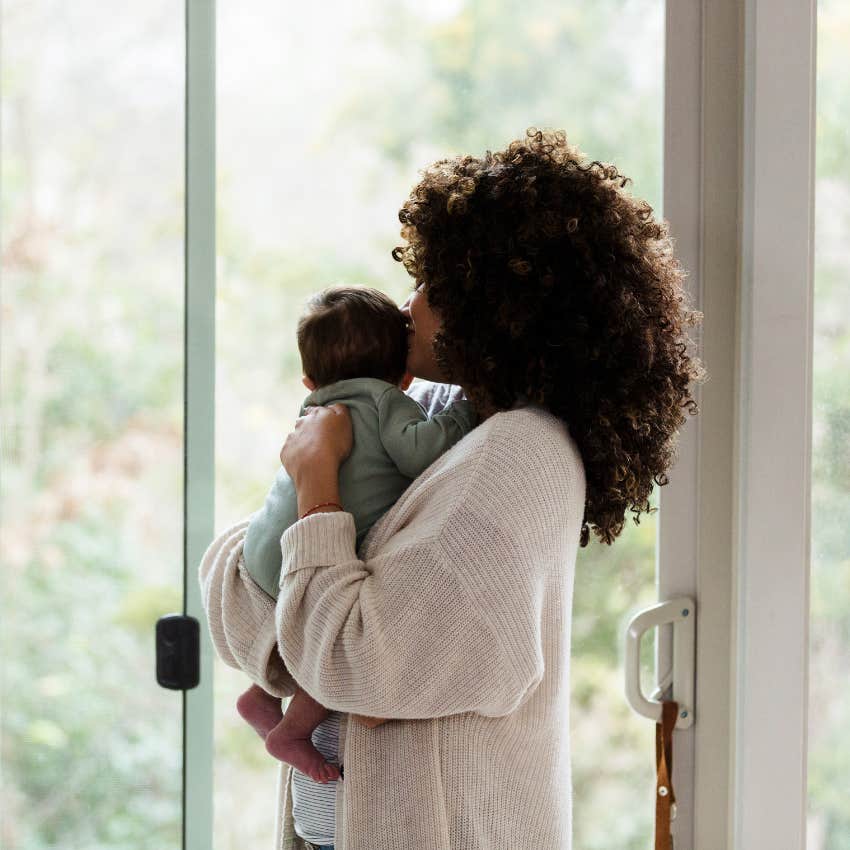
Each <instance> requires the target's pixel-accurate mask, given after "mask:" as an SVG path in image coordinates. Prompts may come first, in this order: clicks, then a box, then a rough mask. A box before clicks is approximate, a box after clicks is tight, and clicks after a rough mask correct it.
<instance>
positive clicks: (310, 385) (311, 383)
mask: <svg viewBox="0 0 850 850" xmlns="http://www.w3.org/2000/svg"><path fill="white" fill-rule="evenodd" d="M301 383H302V384H304V386H305V387H307V389H308V390H310V392H313V390H315V389H316V382H315V381H312V380H310V378H308V377H307V376H306V375H303V376H302V377H301Z"/></svg>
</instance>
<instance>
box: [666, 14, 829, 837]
mask: <svg viewBox="0 0 850 850" xmlns="http://www.w3.org/2000/svg"><path fill="white" fill-rule="evenodd" d="M816 25H817V16H816V4H815V2H814V0H771V2H770V3H768V2H765V0H744V2H737V0H668V3H667V37H666V45H667V56H666V86H665V149H664V173H665V180H664V214H665V217H666V218H668V219H669V221H670V222H671V229H672V233H673V235H674V237H675V238H676V240H677V251H678V254H679V256H680V257H681V258H682V260H683V263H684V265H685V266H686V267H687V268H688V269H690V270H691V277H690V282H689V288H690V290H691V292H692V293H693V295H694V301H695V304H696V306H697V307H698V308H699V309H701V310H702V311H703V312H704V315H705V318H704V322H703V326H702V329H701V334H698V335H697V336H698V340H699V343H700V353H701V357H702V358H703V361H704V363H705V365H706V368H707V369H708V371H709V374H710V378H709V381H708V382H707V383H706V384H705V385H703V386H702V387H700V388H699V391H698V395H697V400H698V402H699V405H700V409H701V412H700V414H699V416H698V417H697V418H696V421H694V422H692V423H689V424H688V425H687V426H686V427H685V428H683V431H682V439H681V443H680V451H679V460H678V463H677V465H676V468H675V470H674V471H673V473H672V474H671V483H670V485H669V486H668V487H665V488H662V490H661V491H660V506H661V510H660V522H659V545H658V553H659V559H660V568H659V569H658V571H657V575H658V595H659V599H660V600H665V599H669V598H673V597H675V596H680V595H692V596H694V597H695V598H696V600H697V660H696V677H697V682H696V694H697V697H696V722H695V724H694V726H693V727H692V728H691V729H685V730H681V731H679V730H677V731H676V732H675V733H674V772H673V783H674V788H675V790H676V794H677V799H678V803H679V805H678V818H677V820H676V822H675V823H674V835H675V839H676V848H677V850H687V848H697V850H731V848H736V849H737V850H776V848H778V847H781V848H783V850H804V848H805V841H806V807H807V710H808V663H809V641H808V636H809V570H810V554H809V553H810V505H811V496H810V493H811V475H810V466H811V461H810V458H811V416H812V403H811V375H812V302H813V277H814V275H813V222H814V149H815V143H814V127H815V124H814V117H815V111H814V104H815V81H816V76H815V69H816V62H815V55H816V53H815V45H816V31H817V26H816ZM777 494H781V497H777ZM660 638H661V639H660V640H659V645H658V649H657V655H658V669H659V670H662V671H663V670H666V669H667V668H668V667H669V666H670V647H669V643H668V642H667V638H666V635H661V636H660Z"/></svg>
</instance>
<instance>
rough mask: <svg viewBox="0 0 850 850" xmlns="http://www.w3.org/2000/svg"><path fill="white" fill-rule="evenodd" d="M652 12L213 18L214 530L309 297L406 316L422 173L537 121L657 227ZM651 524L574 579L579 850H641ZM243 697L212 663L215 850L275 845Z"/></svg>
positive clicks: (276, 414) (269, 423)
mask: <svg viewBox="0 0 850 850" xmlns="http://www.w3.org/2000/svg"><path fill="white" fill-rule="evenodd" d="M664 16H665V8H664V3H663V2H661V0H604V2H598V3H592V4H588V3H584V4H580V3H568V4H564V3H555V2H552V0H523V2H522V3H519V2H510V0H501V2H489V3H480V2H475V0H441V2H434V3H425V4H423V3H414V2H397V0H395V1H394V2H389V1H388V0H369V2H363V3H356V4H351V3H336V4H334V7H333V10H332V11H330V10H329V9H328V5H327V4H323V5H321V6H318V5H315V4H313V5H311V4H301V5H299V6H295V7H293V6H286V7H283V6H281V4H279V3H274V2H270V0H250V2H247V3H246V2H240V3H234V2H230V0H222V2H220V4H219V8H218V29H217V39H218V60H217V77H218V82H217V86H218V90H217V91H218V93H217V135H218V166H217V168H218V172H217V173H218V177H217V180H218V193H219V196H218V220H217V229H218V257H217V268H218V274H217V289H218V294H217V303H216V320H217V354H216V370H217V382H216V425H217V428H216V457H215V469H216V482H215V487H216V520H215V527H216V529H219V530H220V529H223V528H224V527H226V525H227V524H230V523H233V522H236V521H237V520H239V519H241V518H244V517H246V516H248V515H249V514H250V513H252V512H253V511H255V510H257V509H258V508H259V507H260V505H261V504H262V502H263V499H264V497H265V494H266V492H267V490H268V487H269V485H270V482H271V480H272V478H273V476H274V474H275V472H276V470H277V469H278V467H279V464H280V461H279V459H278V453H279V450H280V446H281V444H282V441H283V439H284V437H285V435H286V433H287V432H288V431H289V430H290V429H291V428H292V426H293V423H294V420H295V417H296V415H297V411H298V409H299V406H300V403H301V401H302V399H303V397H304V395H305V390H304V388H303V386H302V384H301V371H300V361H299V358H298V354H297V348H296V346H295V324H296V321H297V319H298V315H299V310H300V307H301V304H302V302H303V300H304V298H305V296H306V295H307V294H308V293H310V292H313V291H315V290H318V289H321V288H323V287H324V286H327V285H329V284H331V283H334V282H348V283H365V284H368V285H370V286H376V287H379V288H381V289H383V290H385V291H386V292H387V293H389V294H390V295H391V296H392V297H393V298H394V299H396V301H397V302H398V303H401V302H402V301H403V300H404V299H405V297H406V295H407V291H408V289H409V280H408V278H407V276H406V275H405V273H404V271H403V270H402V269H401V267H400V266H399V265H398V264H397V263H394V262H393V261H392V260H391V258H390V251H391V250H392V248H393V247H394V246H395V245H396V244H397V243H398V230H399V224H398V217H397V213H398V209H399V207H400V205H401V203H402V201H403V200H404V199H405V198H406V196H407V193H408V191H409V189H410V187H411V186H412V185H413V183H414V182H415V181H416V179H417V170H418V169H419V168H422V167H423V166H425V165H426V164H428V163H429V162H431V161H433V160H435V159H438V158H441V157H444V156H448V155H454V154H459V153H466V152H471V153H477V154H481V153H483V152H484V151H485V150H486V149H488V148H489V149H499V148H501V147H503V146H504V145H505V144H506V143H507V142H508V141H510V140H511V139H513V138H516V137H518V136H520V135H521V134H522V133H523V132H524V131H525V129H526V128H527V127H528V126H529V125H531V124H536V125H537V126H543V127H561V128H564V129H566V131H567V134H568V138H570V139H571V140H572V141H574V142H575V143H577V144H578V145H579V147H581V148H582V149H583V150H584V151H585V152H586V153H588V154H589V155H591V156H592V157H594V158H598V159H602V160H610V161H613V162H615V163H617V165H618V166H619V167H620V168H621V170H622V171H623V172H624V173H625V174H627V175H629V176H630V177H631V178H633V181H634V183H633V191H634V192H635V193H636V194H639V195H642V196H644V197H646V198H647V199H648V200H649V202H650V203H651V204H652V205H653V207H654V208H655V209H656V210H657V211H658V212H659V214H660V213H661V200H662V186H661V175H662V149H663V113H664V108H663V97H664V95H663V89H664ZM685 486H688V485H685ZM654 504H655V505H657V504H658V501H657V498H656V499H655V500H654ZM658 516H659V514H653V515H652V516H649V517H645V518H644V519H643V521H642V522H641V524H640V525H639V526H635V525H633V524H631V523H629V524H628V525H627V527H626V529H625V531H624V532H623V534H622V536H621V537H620V538H619V539H618V540H617V542H616V543H615V545H614V546H613V547H611V548H609V547H607V546H604V545H601V544H599V543H596V542H592V543H591V545H590V546H589V547H588V548H587V549H585V550H582V551H581V554H580V559H579V562H578V565H577V574H576V586H575V607H574V620H573V662H572V693H573V706H572V716H571V718H570V723H571V733H572V751H573V789H574V817H575V821H574V845H575V846H576V847H581V848H583V850H615V848H616V850H624V848H634V850H637V848H645V847H647V846H649V845H650V843H651V840H652V835H653V814H654V807H655V772H654V752H655V749H654V748H655V737H654V736H655V732H654V726H653V724H652V723H651V722H650V721H647V720H646V719H644V718H642V717H638V716H637V715H635V714H634V713H632V711H631V710H630V709H629V708H628V706H627V705H626V703H625V700H624V697H623V660H622V638H623V632H624V630H625V624H626V622H627V621H628V619H629V617H630V615H631V614H632V613H634V612H635V611H636V610H637V609H639V608H641V607H643V606H646V605H649V604H652V603H653V602H655V601H656V600H657V598H658V590H657V588H656V560H657V556H656V537H657V531H658V526H657V522H658ZM644 643H645V645H644V647H643V655H644V668H645V670H649V669H650V668H651V666H652V664H651V663H652V645H651V643H650V642H649V641H645V642H644ZM245 684H246V682H245V679H244V677H243V676H241V675H239V674H238V673H237V672H236V671H233V670H231V669H230V668H227V667H225V666H224V665H221V664H218V665H217V666H216V670H215V806H214V809H215V828H214V836H215V847H216V850H236V848H241V847H244V846H245V845H246V844H249V843H263V842H268V841H269V840H271V836H272V834H273V829H274V810H275V796H276V765H275V763H274V762H273V761H272V760H271V759H270V757H269V756H268V755H267V754H266V752H265V750H264V749H263V746H262V742H261V741H260V740H259V738H258V737H257V736H256V734H255V733H254V732H253V731H252V730H251V729H250V728H249V727H248V726H246V725H245V724H244V723H243V722H242V721H241V720H240V718H239V716H238V714H237V713H236V710H235V701H236V697H237V696H238V694H239V693H240V692H241V691H242V690H243V689H244V687H245ZM654 686H655V683H654V682H649V681H648V680H647V681H646V682H645V683H644V687H643V690H644V692H645V693H647V694H650V693H652V691H653V690H654ZM612 812H616V813H617V816H616V817H612V816H611V813H612Z"/></svg>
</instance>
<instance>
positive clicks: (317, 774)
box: [266, 688, 339, 784]
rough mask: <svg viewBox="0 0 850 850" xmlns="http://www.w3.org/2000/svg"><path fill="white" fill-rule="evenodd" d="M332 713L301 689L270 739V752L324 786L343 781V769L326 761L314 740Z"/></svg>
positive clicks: (268, 738) (267, 738)
mask: <svg viewBox="0 0 850 850" xmlns="http://www.w3.org/2000/svg"><path fill="white" fill-rule="evenodd" d="M328 714H330V712H329V711H328V709H326V708H325V707H324V706H323V705H321V704H320V703H318V702H316V700H314V699H313V698H312V697H311V696H310V695H309V694H308V693H307V692H306V691H304V690H302V689H301V688H299V689H298V690H297V691H296V692H295V695H294V696H293V697H292V699H291V700H290V702H289V706H288V707H287V709H286V713H285V714H284V715H283V719H282V720H281V721H280V723H278V724H277V726H275V728H274V729H272V730H271V731H270V732H269V734H268V735H267V736H266V749H267V750H268V751H269V752H270V753H271V754H272V755H273V756H274V757H275V758H279V759H280V760H281V761H285V762H287V764H291V765H292V766H293V767H295V768H297V769H298V770H300V771H301V772H302V773H305V774H307V776H309V777H310V778H311V779H312V780H314V781H315V782H321V783H323V784H324V783H326V782H329V781H330V780H332V779H339V768H337V767H336V766H335V765H332V764H329V763H328V762H327V761H325V758H324V756H323V755H322V754H321V753H320V752H319V751H318V750H317V749H316V748H315V747H314V746H313V742H312V740H311V735H312V734H313V730H314V729H315V728H316V727H317V726H318V725H319V724H320V723H321V722H322V721H323V720H324V719H325V718H326V717H327V716H328Z"/></svg>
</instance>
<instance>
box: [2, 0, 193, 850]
mask: <svg viewBox="0 0 850 850" xmlns="http://www.w3.org/2000/svg"><path fill="white" fill-rule="evenodd" d="M0 14H2V29H3V44H2V48H3V57H2V58H3V62H2V140H0V142H1V143H0V147H1V148H2V175H0V179H1V180H2V216H3V232H2V263H3V269H2V272H3V288H2V323H3V326H2V330H3V333H2V343H0V345H1V346H2V347H0V368H1V369H2V376H1V377H2V380H0V393H2V407H0V410H1V411H2V432H3V447H2V466H3V477H2V484H1V485H0V509H2V529H0V533H2V552H3V554H2V589H0V624H2V625H0V629H1V630H2V632H0V639H2V650H0V657H2V659H3V661H2V664H3V671H2V672H3V675H2V694H0V703H2V760H3V770H2V801H0V809H2V812H3V818H2V834H0V845H2V846H3V847H4V848H7V850H16V849H17V848H21V850H23V848H26V850H40V848H47V847H67V848H71V847H80V848H82V847H85V848H92V849H93V848H126V850H141V848H150V850H163V849H164V848H178V847H179V846H180V798H181V794H180V772H181V767H180V759H181V735H180V723H181V710H182V706H181V700H180V695H179V694H176V693H174V692H170V691H165V690H163V689H161V688H160V687H159V686H158V685H157V684H156V680H155V670H154V641H153V633H154V632H153V630H154V623H155V621H156V619H157V617H158V616H160V615H161V614H165V613H168V612H171V611H175V610H179V609H180V608H181V607H182V601H181V593H182V534H183V529H182V496H181V488H182V480H181V479H182V452H183V445H182V443H183V441H182V380H181V367H182V358H183V353H182V346H183V327H182V323H183V313H182V310H183V307H182V299H183V282H182V275H183V253H182V238H183V212H182V185H183V64H184V45H183V15H182V12H181V11H180V10H179V9H178V8H177V7H175V6H174V4H173V3H169V2H165V0H156V2H151V0H144V2H142V0H136V2H131V3H122V4H120V11H118V12H117V13H114V14H113V10H112V8H111V7H110V5H109V4H104V3H98V2H94V0H80V2H75V3H66V2H56V0H5V2H4V3H3V5H2V13H0Z"/></svg>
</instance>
